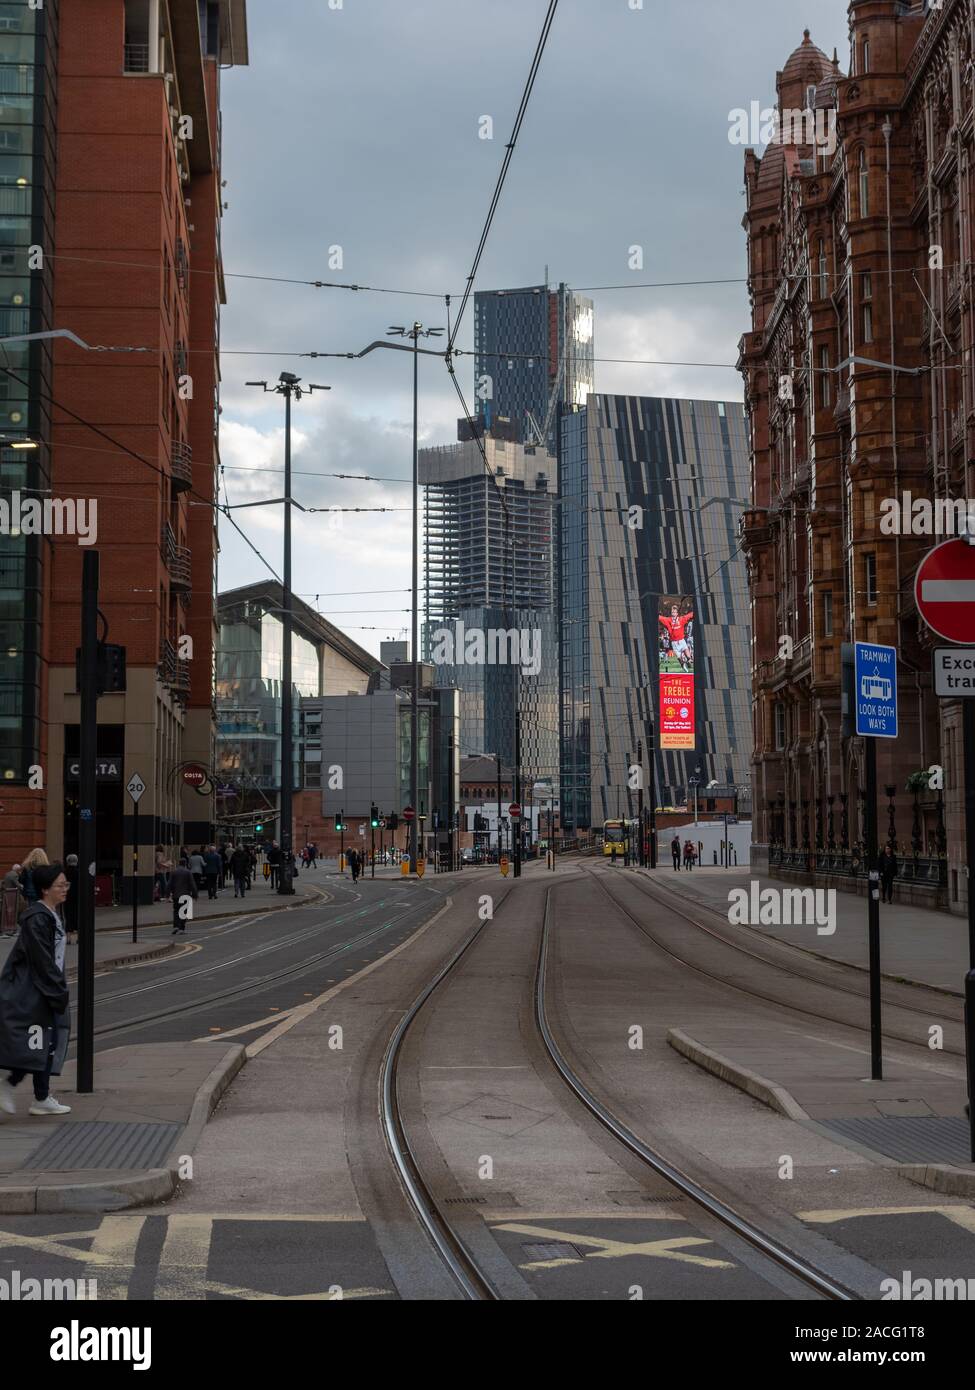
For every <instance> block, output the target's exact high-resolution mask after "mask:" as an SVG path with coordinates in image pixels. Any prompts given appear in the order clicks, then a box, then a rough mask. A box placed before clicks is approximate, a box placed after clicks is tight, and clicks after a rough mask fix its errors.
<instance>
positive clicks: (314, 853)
mask: <svg viewBox="0 0 975 1390" xmlns="http://www.w3.org/2000/svg"><path fill="white" fill-rule="evenodd" d="M317 860H318V846H317V845H316V844H315V842H314V840H313V841H312V842H311V844H310V845H309V846H308V867H309V868H310V869H315V868H317V867H318V864H317Z"/></svg>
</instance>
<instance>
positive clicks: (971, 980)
mask: <svg viewBox="0 0 975 1390" xmlns="http://www.w3.org/2000/svg"><path fill="white" fill-rule="evenodd" d="M965 1060H966V1063H967V1068H968V1135H969V1143H970V1145H971V1155H972V1162H973V1163H975V1105H973V1104H972V1101H973V1100H975V1096H973V1094H972V1092H973V1091H975V970H969V972H968V974H967V975H966V976H965Z"/></svg>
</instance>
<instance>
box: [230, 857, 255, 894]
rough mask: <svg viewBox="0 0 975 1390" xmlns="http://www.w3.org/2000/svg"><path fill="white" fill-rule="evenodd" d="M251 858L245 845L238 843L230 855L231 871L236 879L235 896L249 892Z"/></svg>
mask: <svg viewBox="0 0 975 1390" xmlns="http://www.w3.org/2000/svg"><path fill="white" fill-rule="evenodd" d="M250 871H251V858H250V855H249V854H248V853H247V851H246V849H244V846H243V845H238V846H237V847H236V849H235V850H234V851H233V853H232V854H231V856H230V872H231V874H232V876H233V880H234V897H235V898H242V897H243V896H244V894H245V893H246V892H247V881H248V879H249V878H250Z"/></svg>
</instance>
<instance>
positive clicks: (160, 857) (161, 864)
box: [155, 845, 173, 902]
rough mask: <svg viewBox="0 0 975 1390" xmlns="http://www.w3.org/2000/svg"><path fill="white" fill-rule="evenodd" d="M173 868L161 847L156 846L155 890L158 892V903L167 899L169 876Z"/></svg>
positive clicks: (171, 862)
mask: <svg viewBox="0 0 975 1390" xmlns="http://www.w3.org/2000/svg"><path fill="white" fill-rule="evenodd" d="M172 867H173V861H172V860H171V859H170V858H169V857H168V855H167V854H166V850H165V848H164V847H163V846H162V845H157V846H156V862H155V874H156V888H157V889H158V890H159V901H160V902H162V900H163V899H164V898H168V897H169V874H170V871H171V869H172Z"/></svg>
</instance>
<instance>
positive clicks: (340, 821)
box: [335, 811, 345, 830]
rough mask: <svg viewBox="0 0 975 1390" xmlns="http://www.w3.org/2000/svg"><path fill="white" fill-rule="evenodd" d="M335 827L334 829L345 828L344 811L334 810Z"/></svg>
mask: <svg viewBox="0 0 975 1390" xmlns="http://www.w3.org/2000/svg"><path fill="white" fill-rule="evenodd" d="M335 829H336V830H344V829H345V812H344V811H341V812H336V815H335Z"/></svg>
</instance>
